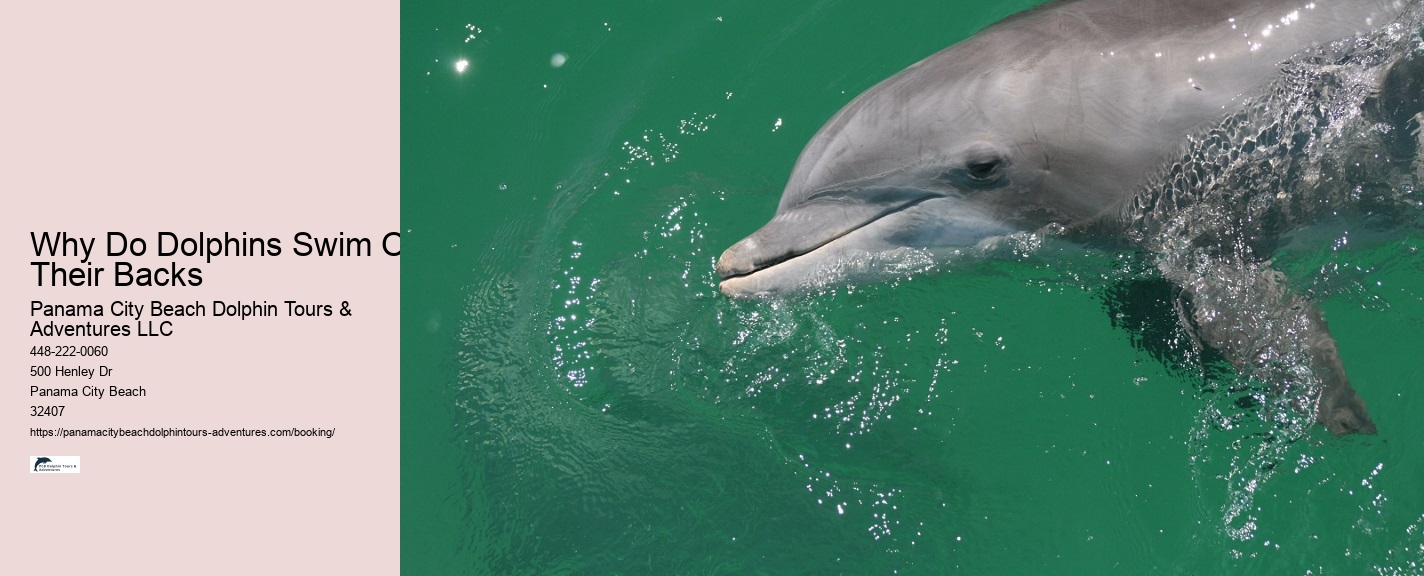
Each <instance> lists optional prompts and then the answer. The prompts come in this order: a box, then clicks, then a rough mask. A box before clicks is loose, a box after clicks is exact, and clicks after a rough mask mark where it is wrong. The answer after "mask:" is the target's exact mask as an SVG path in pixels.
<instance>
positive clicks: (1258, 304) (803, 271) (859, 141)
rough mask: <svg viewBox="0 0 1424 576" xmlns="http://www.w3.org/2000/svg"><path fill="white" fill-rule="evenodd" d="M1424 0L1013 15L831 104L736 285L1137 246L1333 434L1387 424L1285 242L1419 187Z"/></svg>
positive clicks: (720, 267) (1164, 4)
mask: <svg viewBox="0 0 1424 576" xmlns="http://www.w3.org/2000/svg"><path fill="white" fill-rule="evenodd" d="M1421 12H1424V8H1421V5H1420V2H1419V0H1410V1H1409V2H1404V1H1398V0H1254V1H1245V0H1060V1H1058V2H1053V3H1050V4H1046V5H1044V6H1040V7H1038V8H1035V9H1032V10H1029V11H1027V12H1023V13H1020V14H1018V15H1015V16H1012V17H1010V18H1008V19H1006V20H1004V21H1002V22H999V23H997V24H995V25H993V26H990V27H989V28H987V29H985V30H983V31H982V32H980V33H979V34H977V35H975V36H973V37H971V38H969V39H967V40H964V41H962V42H960V43H958V44H955V45H953V46H951V47H949V48H947V49H945V50H943V51H941V52H939V53H937V54H934V55H932V56H930V57H929V58H926V59H925V60H922V61H920V62H919V63H917V64H914V65H912V66H910V67H909V68H908V69H906V70H904V71H902V72H900V73H898V74H896V75H895V76H892V77H891V78H889V79H887V80H885V81H883V82H881V83H879V84H878V85H876V86H874V87H872V88H871V89H869V90H867V91H866V92H865V93H863V94H861V95H860V96H859V97H857V98H855V99H854V100H853V101H851V102H850V104H848V105H846V106H845V108H843V109H841V111H840V112H839V113H837V114H836V115H835V116H834V117H833V118H831V120H830V121H829V122H827V123H826V125H825V126H823V127H822V128H821V130H820V131H819V132H818V133H817V134H816V135H815V137H813V138H812V139H811V141H810V143H808V144H807V145H806V148H805V149H804V150H803V151H802V152H801V156H800V158H799V159H798V160H797V162H796V166H795V168H794V169H793V171H792V173H791V177H790V180H789V182H788V183H787V185H786V189H785V191H784V193H783V195H782V198H781V202H780V205H779V206H778V207H777V210H776V214H775V216H774V217H773V218H772V219H771V221H770V222H768V223H767V224H766V225H764V226H762V228H761V229H759V230H757V231H756V232H754V233H753V234H752V235H750V236H748V237H747V238H745V239H743V240H742V241H740V242H738V243H736V244H735V245H733V246H732V247H731V248H729V249H727V251H726V252H725V253H723V254H722V257H721V258H720V259H719V260H718V262H717V272H718V274H719V275H720V276H721V277H722V282H721V290H722V292H724V293H725V294H727V295H729V296H733V297H758V296H774V295H778V294H787V293H793V292H805V291H808V290H815V289H818V288H823V287H827V286H831V285H834V284H836V283H839V282H844V281H850V280H854V279H858V278H866V277H868V278H872V279H873V278H874V277H876V276H884V275H886V274H887V270H886V269H885V268H884V267H882V266H880V265H879V263H882V262H885V261H894V260H895V258H897V257H903V256H909V255H919V256H921V257H924V256H928V257H930V258H932V259H935V260H936V261H938V260H944V259H951V258H954V257H956V256H958V255H961V254H966V253H972V252H973V251H974V250H976V249H983V248H984V247H986V246H991V245H992V244H994V243H995V242H996V241H997V240H999V239H1002V238H1004V237H1006V236H1010V235H1014V234H1025V233H1029V234H1055V235H1065V236H1068V237H1070V238H1081V239H1091V240H1092V241H1095V242H1100V241H1104V240H1106V241H1108V243H1109V244H1112V243H1116V242H1121V244H1122V245H1123V246H1127V247H1131V248H1133V249H1136V250H1142V251H1147V252H1151V253H1154V254H1157V255H1158V256H1157V258H1156V265H1157V267H1158V268H1159V269H1160V270H1161V272H1162V274H1163V276H1164V277H1165V278H1167V279H1168V280H1170V281H1172V282H1173V283H1175V284H1176V285H1177V286H1179V287H1180V288H1181V289H1182V290H1183V292H1184V293H1185V294H1186V295H1188V296H1189V297H1190V300H1191V306H1190V311H1189V312H1187V313H1183V314H1182V320H1183V323H1184V325H1185V327H1186V328H1187V330H1188V331H1189V332H1190V333H1191V334H1193V335H1195V336H1196V337H1197V338H1198V340H1199V341H1200V342H1201V343H1202V344H1204V345H1207V346H1210V347H1213V348H1215V349H1218V350H1220V351H1221V352H1222V353H1223V354H1224V355H1225V356H1226V357H1227V358H1228V359H1229V360H1230V361H1231V362H1232V364H1233V365H1235V366H1236V367H1237V368H1238V370H1241V371H1242V372H1243V373H1245V374H1249V375H1251V376H1256V377H1260V378H1261V379H1263V380H1266V381H1269V382H1272V383H1273V384H1276V385H1277V386H1279V387H1281V388H1282V389H1285V390H1291V391H1297V392H1299V394H1298V396H1299V397H1301V398H1305V399H1307V400H1308V402H1302V403H1300V404H1299V405H1298V407H1299V408H1300V409H1301V410H1304V411H1307V412H1309V411H1313V412H1314V414H1315V418H1316V420H1317V421H1318V422H1320V423H1321V424H1323V425H1324V426H1325V427H1326V428H1327V429H1329V430H1330V431H1331V432H1334V433H1336V434H1348V433H1373V432H1374V430H1375V426H1374V423H1373V422H1372V421H1371V419H1370V417H1369V415H1368V414H1367V413H1366V411H1365V405H1364V402H1363V401H1362V400H1361V399H1360V397H1359V396H1358V395H1357V394H1356V393H1355V391H1354V390H1353V389H1352V388H1351V386H1350V383H1349V381H1348V379H1347V378H1346V377H1345V374H1344V370H1343V368H1342V365H1341V362H1340V358H1339V356H1338V353H1337V352H1336V347H1335V341H1334V339H1333V338H1331V336H1330V333H1329V331H1328V329H1327V328H1326V326H1325V323H1324V320H1323V319H1322V317H1321V314H1320V312H1319V310H1318V309H1317V308H1316V307H1315V306H1314V305H1312V304H1310V303H1309V302H1306V301H1305V300H1304V298H1303V297H1302V296H1299V295H1296V294H1294V293H1292V292H1291V291H1290V290H1289V289H1288V288H1287V287H1286V285H1285V281H1284V277H1283V276H1282V275H1281V274H1279V273H1278V272H1275V271H1274V270H1272V269H1271V268H1270V263H1269V257H1270V256H1271V250H1272V248H1273V247H1275V246H1276V245H1277V244H1276V243H1277V242H1278V240H1275V239H1276V238H1279V237H1281V236H1284V235H1287V234H1289V232H1291V231H1292V230H1293V229H1294V227H1298V226H1300V225H1302V224H1303V223H1304V222H1306V221H1307V220H1308V219H1309V218H1310V217H1311V216H1313V215H1322V214H1328V213H1331V212H1333V211H1339V210H1343V209H1345V208H1344V206H1345V203H1346V201H1347V200H1350V201H1354V200H1359V197H1360V196H1361V194H1362V193H1361V190H1364V191H1365V192H1364V193H1363V194H1364V195H1365V196H1371V197H1372V198H1375V199H1376V200H1377V202H1376V204H1375V206H1376V207H1382V206H1385V205H1390V204H1391V203H1392V202H1393V203H1396V204H1398V203H1401V202H1402V200H1401V198H1403V197H1404V196H1408V195H1409V193H1412V191H1413V190H1414V187H1415V186H1417V184H1418V180H1419V172H1420V170H1419V167H1420V166H1424V163H1421V162H1419V161H1418V160H1417V158H1416V157H1417V156H1418V150H1419V148H1420V140H1421V139H1424V135H1420V134H1419V121H1420V119H1421V118H1424V104H1421V92H1424V53H1421V50H1420V48H1419V45H1420V44H1419V38H1418V34H1419V30H1420V25H1421V22H1424V17H1421ZM1372 191H1375V192H1372ZM1379 191H1382V192H1379ZM1401 191H1403V193H1401ZM1414 202H1417V200H1415V201H1414ZM1402 203H1404V204H1409V203H1408V202H1402ZM1356 204H1358V202H1356ZM1409 205H1417V204H1409ZM889 269H890V270H891V271H893V270H894V267H893V266H892V267H890V268H889ZM1302 367H1303V368H1304V370H1302V369H1300V368H1302Z"/></svg>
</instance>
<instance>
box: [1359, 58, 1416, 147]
mask: <svg viewBox="0 0 1424 576" xmlns="http://www.w3.org/2000/svg"><path fill="white" fill-rule="evenodd" d="M1364 112H1365V114H1366V115H1367V116H1368V117H1369V118H1370V119H1371V120H1373V121H1375V122H1382V123H1385V124H1387V125H1389V126H1390V127H1391V128H1393V129H1392V130H1391V131H1390V133H1389V134H1388V135H1387V136H1386V137H1385V138H1386V149H1387V150H1388V151H1389V153H1390V155H1391V156H1393V157H1394V158H1395V159H1399V160H1405V161H1408V160H1409V159H1411V158H1415V157H1416V156H1417V155H1418V153H1419V148H1420V146H1421V145H1424V133H1421V132H1420V123H1421V122H1424V52H1420V51H1417V50H1416V51H1412V52H1409V53H1407V54H1404V55H1402V56H1400V57H1399V59H1398V60H1396V61H1395V62H1394V63H1393V64H1391V65H1390V67H1389V71H1388V72H1386V73H1385V75H1384V79H1383V80H1381V81H1380V84H1379V88H1378V89H1376V90H1375V92H1374V94H1372V95H1370V97H1369V98H1368V99H1367V100H1366V101H1365V105H1364ZM1421 166H1424V164H1421Z"/></svg>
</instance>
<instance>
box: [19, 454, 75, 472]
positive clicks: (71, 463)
mask: <svg viewBox="0 0 1424 576" xmlns="http://www.w3.org/2000/svg"><path fill="white" fill-rule="evenodd" d="M29 461H30V473H31V474H78V473H79V457H78V456H30V460H29Z"/></svg>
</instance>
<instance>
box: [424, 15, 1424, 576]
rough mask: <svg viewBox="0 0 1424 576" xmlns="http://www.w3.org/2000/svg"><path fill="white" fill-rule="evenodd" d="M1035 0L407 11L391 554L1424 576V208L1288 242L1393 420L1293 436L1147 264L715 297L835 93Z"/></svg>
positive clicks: (895, 568)
mask: <svg viewBox="0 0 1424 576" xmlns="http://www.w3.org/2000/svg"><path fill="white" fill-rule="evenodd" d="M1031 4H1032V2H1004V3H995V2H990V3H978V2H963V3H961V5H959V6H952V5H948V4H944V3H938V2H920V3H916V4H914V5H908V4H907V5H899V6H894V7H887V6H886V5H885V4H884V3H873V2H775V3H773V2H727V3H723V4H721V5H718V6H698V5H692V4H686V5H681V6H669V5H666V4H664V3H651V2H626V3H615V4H612V5H604V6H599V5H594V4H583V3H543V2H531V3H518V2H511V3H505V4H494V3H478V2H477V3H455V2H422V3H406V5H404V6H403V9H402V22H401V28H402V39H401V51H402V71H401V74H402V77H401V83H402V191H401V197H402V207H401V216H402V220H403V228H404V231H403V238H402V240H403V241H404V242H405V251H404V255H403V256H404V258H403V260H404V261H403V263H402V275H403V276H402V298H403V301H402V352H401V353H402V405H401V413H402V437H401V440H402V442H401V447H402V448H401V454H402V462H403V467H402V489H401V490H402V492H401V507H402V520H401V522H402V524H401V532H402V541H401V553H402V566H403V570H404V571H405V572H406V573H408V574H836V573H843V574H888V573H900V574H944V573H959V574H1026V573H1051V574H1316V575H1319V574H1328V575H1334V574H1389V575H1393V574H1424V419H1420V418H1417V417H1414V414H1416V413H1418V412H1419V411H1420V409H1421V408H1424V403H1421V401H1420V400H1419V397H1418V395H1417V394H1416V393H1415V392H1414V391H1415V389H1416V388H1417V386H1418V384H1419V383H1420V381H1421V378H1424V359H1421V356H1420V354H1419V353H1418V351H1419V350H1420V349H1421V348H1424V255H1420V254H1418V249H1419V247H1420V246H1421V245H1424V235H1420V234H1418V233H1417V232H1416V233H1398V232H1393V231H1370V230H1356V229H1354V228H1352V226H1354V225H1351V224H1348V223H1345V224H1340V225H1339V226H1337V227H1336V228H1329V227H1326V228H1325V229H1324V230H1323V231H1322V232H1320V233H1319V235H1320V236H1321V239H1320V240H1321V241H1319V242H1316V243H1314V244H1311V243H1306V244H1304V245H1302V246H1301V247H1298V248H1294V249H1293V251H1288V252H1289V253H1288V254H1285V255H1284V256H1283V259H1282V262H1281V267H1282V268H1283V269H1285V270H1287V271H1288V272H1290V273H1291V275H1292V279H1293V281H1294V282H1295V283H1296V285H1297V286H1299V287H1300V289H1302V290H1308V291H1310V292H1311V293H1313V294H1315V295H1316V296H1317V297H1318V298H1319V299H1320V300H1321V301H1322V307H1323V308H1324V310H1325V312H1326V315H1327V319H1328V320H1329V322H1330V326H1331V329H1332V331H1333V333H1334V335H1335V337H1336V339H1337V340H1338V342H1339V345H1340V349H1341V356H1342V357H1343V358H1344V361H1345V363H1346V367H1347V369H1348V370H1349V371H1350V376H1351V379H1352V381H1353V383H1354V385H1355V388H1356V389H1357V390H1359V392H1360V394H1361V395H1362V396H1363V397H1364V398H1365V399H1366V401H1367V402H1368V404H1369V406H1370V409H1371V413H1372V415H1373V417H1374V420H1375V422H1376V423H1377V424H1378V426H1379V430H1380V434H1379V435H1378V436H1373V437H1356V438H1347V439H1337V438H1333V437H1331V436H1329V435H1328V434H1326V433H1324V432H1323V431H1320V430H1318V429H1316V430H1315V431H1314V432H1313V433H1312V434H1309V435H1307V436H1305V437H1304V438H1299V439H1294V441H1292V439H1290V438H1283V437H1281V435H1280V434H1278V433H1276V432H1275V429H1274V428H1273V427H1272V425H1271V424H1270V423H1269V421H1270V419H1271V418H1273V417H1277V416H1279V414H1274V415H1273V413H1272V411H1271V410H1268V409H1266V408H1263V407H1262V406H1261V405H1259V404H1258V403H1255V402H1252V401H1250V399H1251V397H1252V395H1253V394H1256V395H1257V396H1258V397H1260V394H1259V392H1260V391H1261V390H1263V389H1265V388H1266V387H1265V386H1263V385H1260V384H1259V383H1250V382H1240V381H1238V380H1237V379H1236V378H1235V377H1234V375H1233V374H1231V373H1230V370H1229V369H1226V368H1224V367H1223V366H1222V365H1221V363H1220V362H1217V361H1215V360H1214V359H1213V358H1212V356H1211V355H1210V354H1209V353H1208V354H1201V353H1198V352H1196V351H1195V350H1194V349H1193V348H1192V346H1191V344H1190V342H1189V341H1188V339H1186V338H1184V337H1183V335H1182V334H1181V333H1180V332H1179V331H1178V330H1177V329H1176V328H1175V325H1176V318H1175V315H1174V312H1173V308H1172V304H1171V302H1170V300H1171V298H1172V296H1171V290H1170V288H1167V289H1165V290H1164V289H1163V285H1162V284H1161V283H1160V282H1157V281H1155V279H1154V278H1153V276H1152V275H1151V274H1149V273H1146V272H1143V271H1142V269H1143V268H1144V267H1143V266H1141V265H1140V263H1135V262H1133V261H1132V259H1131V258H1129V257H1125V256H1123V255H1117V254H1109V253H1102V252H1096V251H1092V250H1089V249H1086V248H1080V247H1075V246H1071V245H1051V246H1046V247H1044V248H1043V249H1040V250H1038V251H1035V252H1033V253H1031V254H1026V255H1023V256H1022V257H1016V258H1008V259H1005V260H1002V261H994V262H986V263H980V264H974V265H967V266H964V267H961V268H954V269H951V270H948V271H944V272H940V273H936V274H933V275H931V276H928V277H922V278H916V279H913V280H911V281H905V282H899V283H895V284H890V285H880V286H867V287H862V288H857V289H854V290H841V291H838V292H836V293H832V294H826V295H822V296H818V297H815V298H809V299H801V300H795V301H791V302H783V303H766V302H733V301H729V300H727V299H725V298H723V297H721V296H719V295H718V293H717V291H716V285H715V275H714V273H713V263H714V259H715V258H716V257H717V255H718V254H720V253H721V251H722V250H723V249H725V248H726V247H727V246H729V245H730V244H731V243H733V242H735V241H736V240H738V239H740V238H742V237H743V236H745V235H746V234H748V233H750V232H751V231H753V230H755V229H756V228H757V227H758V226H760V225H761V224H762V223H763V222H764V221H765V220H766V219H767V218H768V217H769V216H770V215H771V213H772V211H773V210H774V208H775V206H776V202H777V199H778V197H779V195H780V191H781V186H782V184H783V183H784V181H785V178H786V176H787V174H788V173H789V172H790V170H791V167H792V165H793V163H794V161H795V158H796V155H797V153H798V152H799V151H800V149H801V147H802V146H803V145H804V144H805V142H806V141H807V140H808V139H809V138H810V136H811V135H812V134H813V133H814V132H815V130H816V129H817V128H819V127H820V125H821V124H822V123H823V122H824V121H825V120H826V119H828V118H829V117H830V115H831V114H833V113H834V112H835V111H836V110H837V109H839V108H840V107H841V106H842V105H844V104H845V103H846V102H848V101H849V99H850V98H852V97H854V96H855V95H856V94H858V93H860V92H861V91H863V90H864V89H866V88H868V87H869V86H871V85H872V84H874V83H875V82H876V81H878V80H880V79H883V78H885V77H887V76H889V75H890V74H893V73H894V72H896V71H898V70H900V69H902V68H904V67H905V66H907V65H909V64H911V63H913V62H915V61H916V60H918V59H920V58H922V57H924V56H926V55H928V54H930V53H932V52H934V51H936V50H938V49H940V48H942V47H944V46H947V45H949V44H951V43H953V42H955V41H956V40H959V39H961V38H964V37H966V36H968V35H969V34H972V33H973V32H974V31H976V30H978V29H980V28H982V27H983V26H986V25H988V24H989V23H992V22H994V21H995V20H998V19H1000V18H1002V17H1003V16H1006V15H1008V14H1011V13H1013V12H1015V11H1018V10H1019V9H1022V8H1024V7H1026V6H1028V5H1031ZM556 54H562V55H565V56H566V61H565V62H564V63H563V65H562V66H559V67H555V66H553V62H552V59H553V58H554V56H555V55H556ZM461 60H464V61H465V62H466V63H467V64H466V66H465V68H464V70H463V72H460V71H457V68H456V63H457V62H459V61H461ZM1347 232H1349V233H1353V234H1354V235H1353V236H1351V237H1352V238H1359V237H1361V236H1368V237H1370V240H1371V241H1368V242H1353V243H1351V244H1346V245H1342V244H1341V243H1340V242H1339V241H1338V238H1339V237H1341V236H1342V235H1344V234H1345V233H1347ZM1109 311H1111V312H1114V313H1118V315H1117V316H1114V315H1113V314H1110V313H1109ZM1115 318H1116V320H1115ZM1266 403H1267V404H1268V405H1269V404H1270V400H1269V399H1267V400H1266Z"/></svg>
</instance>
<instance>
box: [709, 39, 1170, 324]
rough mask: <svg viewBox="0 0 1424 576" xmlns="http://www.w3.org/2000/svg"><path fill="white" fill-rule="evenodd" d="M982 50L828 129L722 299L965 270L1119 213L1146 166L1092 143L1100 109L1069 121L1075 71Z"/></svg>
mask: <svg viewBox="0 0 1424 576" xmlns="http://www.w3.org/2000/svg"><path fill="white" fill-rule="evenodd" d="M1000 36H1002V34H1001V35H1000ZM981 38H985V37H982V36H981V37H976V38H974V39H971V41H969V42H965V43H961V44H958V45H956V46H953V47H951V48H949V49H947V50H945V51H942V52H940V53H939V54H936V55H934V56H931V57H930V58H928V59H926V60H924V61H921V62H920V63H918V64H915V65H914V66H911V67H910V68H908V69H906V70H904V71H903V72H901V73H899V74H897V75H895V76H893V77H891V78H889V79H887V80H885V81H884V82H882V83H880V84H879V85H877V86H875V87H873V88H871V89H870V90H869V91H867V92H865V93H864V94H862V95H860V96H859V97H857V98H856V99H855V100H853V101H852V102H851V103H850V104H848V105H846V107H845V108H843V109H842V110H841V111H840V112H839V113H837V114H836V115H835V116H834V117H833V118H832V119H831V120H830V121H829V122H828V123H827V124H826V125H825V126H824V127H822V128H821V130H820V131H819V132H818V133H817V134H816V136H815V137H814V138H812V140H811V142H810V143H808V144H807V146H806V148H805V149H804V150H803V151H802V153H801V156H800V158H799V159H798V160H797V163H796V167H795V168H794V169H793V171H792V174H791V177H790V180H789V181H788V183H787V185H786V188H785V191H784V192H783V195H782V198H781V203H780V205H779V206H778V208H777V210H776V214H775V216H774V217H773V218H772V219H771V221H770V222H768V223H766V224H765V225H764V226H762V227H761V229H760V230H757V231H756V232H754V233H752V234H751V235H750V236H748V237H747V238H745V239H743V240H741V241H740V242H737V243H736V244H735V245H733V246H732V247H731V248H728V249H727V250H726V252H724V253H723V254H722V257H721V258H720V259H719V261H718V263H717V272H718V274H719V275H720V276H721V277H722V283H721V289H722V292H723V293H725V294H727V295H729V296H734V297H739V296H757V295H775V294H784V293H788V292H797V291H805V290H808V289H815V288H818V287H823V286H826V285H829V284H832V283H836V282H841V281H846V280H850V279H854V278H856V277H870V279H873V278H874V277H876V276H882V275H884V273H885V267H883V266H877V265H876V263H877V262H881V263H883V262H885V261H893V260H895V259H896V258H898V257H902V256H906V255H922V256H928V257H931V258H934V259H946V258H953V257H954V255H957V254H963V253H964V252H965V251H966V250H968V249H973V248H974V247H976V246H980V245H983V244H985V243H986V242H990V241H992V240H993V239H995V238H999V237H1003V236H1005V235H1008V234H1011V233H1015V232H1032V231H1036V230H1039V229H1041V228H1043V227H1045V226H1048V225H1051V224H1061V225H1065V226H1067V225H1072V224H1074V223H1079V222H1083V221H1086V220H1088V219H1091V218H1094V217H1096V216H1099V215H1101V214H1103V213H1104V212H1105V211H1106V210H1107V208H1109V207H1111V206H1114V205H1116V202H1117V201H1118V200H1119V199H1120V197H1121V194H1120V192H1121V190H1122V189H1124V180H1125V179H1126V176H1125V175H1124V174H1123V172H1124V171H1126V170H1131V169H1132V168H1133V166H1132V165H1131V164H1133V162H1132V160H1133V159H1134V158H1136V157H1137V156H1141V155H1142V152H1141V151H1140V150H1139V149H1136V148H1134V143H1133V142H1132V141H1131V140H1132V139H1131V138H1121V137H1119V138H1115V139H1112V140H1103V141H1094V138H1095V134H1096V133H1097V132H1096V131H1093V130H1085V129H1084V127H1085V126H1091V124H1092V122H1093V121H1094V120H1095V119H1094V118H1093V117H1092V116H1091V114H1090V113H1091V112H1092V111H1093V109H1094V108H1093V106H1092V105H1091V103H1089V104H1086V105H1084V104H1082V103H1081V102H1079V103H1078V105H1079V106H1081V107H1084V108H1086V110H1087V112H1089V113H1088V114H1085V113H1083V111H1082V109H1080V110H1078V113H1073V112H1074V111H1072V110H1065V109H1064V105H1063V104H1062V103H1063V101H1064V100H1065V99H1067V100H1071V99H1073V98H1074V97H1075V96H1074V94H1076V92H1073V93H1069V92H1067V90H1068V89H1066V88H1063V86H1065V84H1068V83H1065V82H1064V81H1062V80H1063V79H1064V78H1065V77H1069V76H1071V75H1072V74H1073V72H1071V71H1063V70H1056V69H1055V66H1056V62H1055V61H1056V60H1060V59H1061V57H1060V56H1057V55H1056V54H1055V53H1052V52H1049V51H1048V50H1047V49H1046V48H1045V47H1044V44H1045V43H1044V42H1042V41H1041V40H1030V39H1029V38H1022V39H1021V40H1022V41H1018V42H1014V41H1012V40H1014V38H1010V39H1009V40H1010V43H1011V44H1014V45H1016V46H1015V47H1011V48H1010V49H1009V50H1007V51H1004V50H991V49H989V47H988V46H992V44H993V43H994V42H998V43H1003V40H1004V39H1003V38H996V37H994V35H990V36H989V37H987V38H985V39H984V40H981ZM986 42H988V43H989V44H988V45H986ZM1005 52H1007V53H1009V54H1014V55H1015V56H1014V57H1012V58H1005V57H1004V54H1005ZM1079 100H1081V98H1079ZM1085 150H1091V151H1092V152H1091V153H1086V152H1084V151H1085ZM1153 152H1156V150H1154V151H1153ZM890 268H891V269H894V267H893V266H891V267H890Z"/></svg>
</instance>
